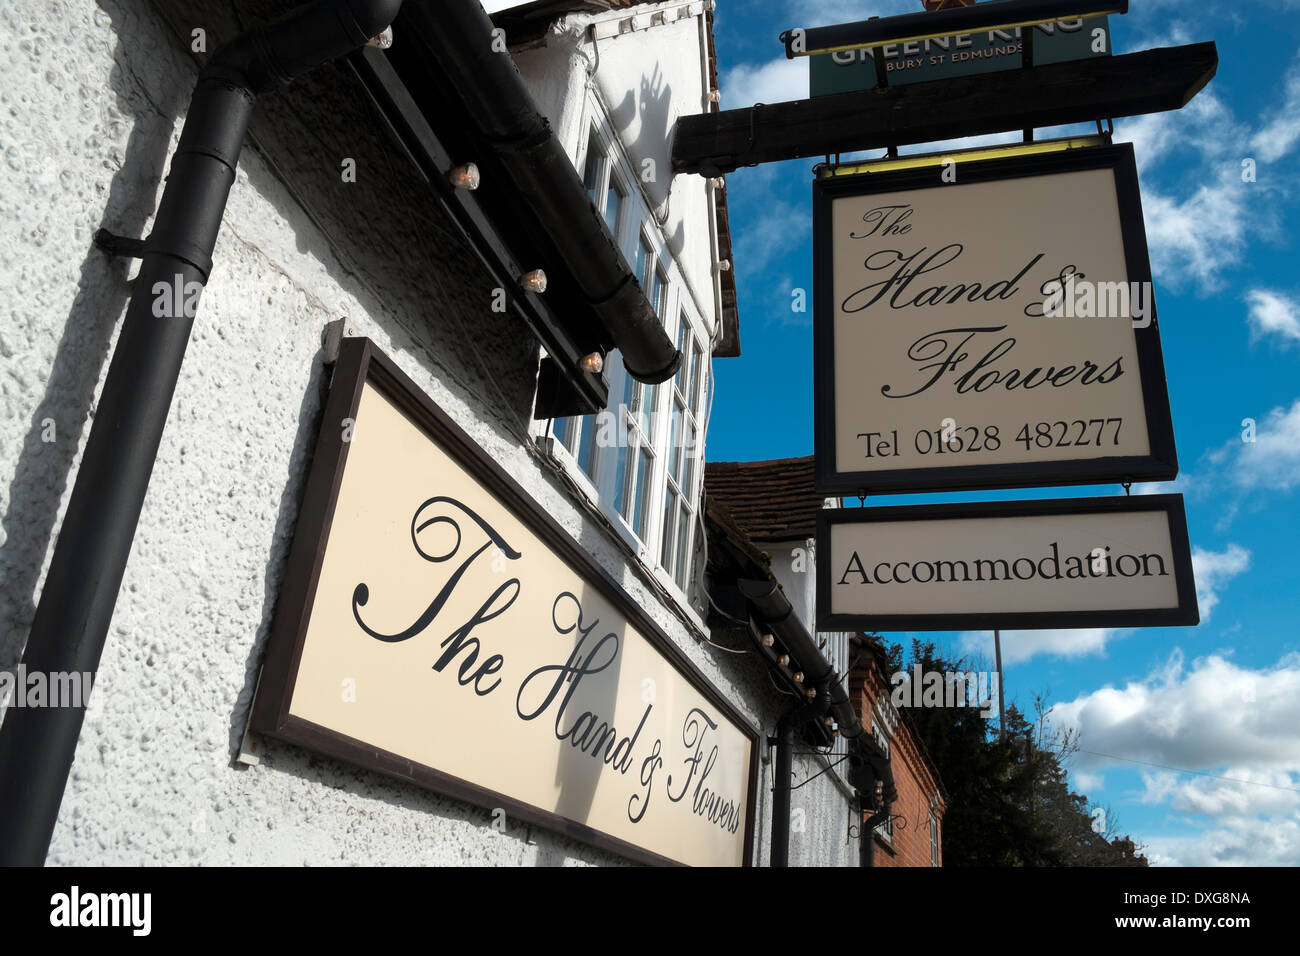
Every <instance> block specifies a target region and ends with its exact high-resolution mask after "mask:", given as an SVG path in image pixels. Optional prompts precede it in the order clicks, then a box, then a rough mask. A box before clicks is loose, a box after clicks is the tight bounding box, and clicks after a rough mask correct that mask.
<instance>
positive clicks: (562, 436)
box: [555, 418, 582, 453]
mask: <svg viewBox="0 0 1300 956" xmlns="http://www.w3.org/2000/svg"><path fill="white" fill-rule="evenodd" d="M581 429H582V419H581V418H557V419H556V420H555V440H556V441H558V442H559V443H560V444H561V445H563V446H564V447H565V448H567V449H568V450H569V452H570V453H572V452H573V440H574V438H575V437H577V434H578V432H579V431H580V430H581Z"/></svg>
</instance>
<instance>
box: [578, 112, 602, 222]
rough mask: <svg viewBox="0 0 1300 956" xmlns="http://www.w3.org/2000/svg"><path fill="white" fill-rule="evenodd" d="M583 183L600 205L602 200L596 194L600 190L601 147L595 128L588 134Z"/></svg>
mask: <svg viewBox="0 0 1300 956" xmlns="http://www.w3.org/2000/svg"><path fill="white" fill-rule="evenodd" d="M582 184H583V185H584V186H586V187H587V195H588V196H590V197H591V201H592V202H594V203H595V204H596V205H597V207H599V206H600V202H599V200H598V199H597V198H596V194H597V193H598V192H599V191H600V148H599V140H597V139H596V131H595V130H592V131H591V132H590V133H589V134H588V135H587V165H586V166H585V167H584V169H583V172H582Z"/></svg>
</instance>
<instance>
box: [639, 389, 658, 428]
mask: <svg viewBox="0 0 1300 956" xmlns="http://www.w3.org/2000/svg"><path fill="white" fill-rule="evenodd" d="M658 394H659V386H658V385H642V386H641V396H640V400H641V405H640V412H641V417H640V419H639V421H640V425H641V434H643V435H650V434H652V433H653V431H654V427H653V423H652V422H651V420H650V418H651V416H652V415H653V414H654V407H655V398H656V397H657V396H658Z"/></svg>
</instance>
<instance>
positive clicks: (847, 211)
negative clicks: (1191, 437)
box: [813, 144, 1178, 494]
mask: <svg viewBox="0 0 1300 956" xmlns="http://www.w3.org/2000/svg"><path fill="white" fill-rule="evenodd" d="M1040 148H1042V147H1040ZM813 258H814V329H813V336H814V353H815V360H816V377H815V405H816V430H815V434H816V439H815V441H816V463H817V465H816V470H817V482H818V488H819V490H821V491H824V492H828V493H834V492H839V493H850V494H865V493H872V494H878V493H887V492H901V491H908V492H915V491H942V490H957V489H980V488H1012V487H1029V486H1036V485H1059V484H1087V483H1100V482H1121V481H1125V480H1149V481H1162V480H1169V479H1172V478H1174V477H1176V476H1177V474H1178V461H1177V456H1176V453H1175V450H1174V438H1173V429H1172V427H1171V423H1170V416H1169V398H1168V394H1167V390H1166V385H1165V374H1164V362H1163V359H1162V357H1161V351H1160V337H1159V332H1158V328H1157V322H1156V312H1155V301H1154V297H1153V294H1152V288H1151V268H1150V263H1149V260H1148V255H1147V244H1146V233H1145V229H1144V227H1143V222H1142V209H1141V201H1140V199H1139V196H1138V185H1137V172H1136V167H1135V165H1134V162H1133V148H1132V146H1131V145H1130V144H1121V145H1115V146H1096V147H1091V148H1086V149H1068V150H1067V149H1061V150H1060V151H1057V152H1043V153H1040V154H1036V155H1029V156H1019V157H1007V158H994V159H988V160H978V161H971V162H960V161H956V162H939V161H935V162H934V164H933V165H921V166H916V167H913V168H905V169H895V170H890V171H884V172H876V173H866V174H860V175H849V176H838V175H832V176H830V177H828V178H823V179H819V180H817V181H816V183H815V184H814V187H813Z"/></svg>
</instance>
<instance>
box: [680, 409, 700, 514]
mask: <svg viewBox="0 0 1300 956" xmlns="http://www.w3.org/2000/svg"><path fill="white" fill-rule="evenodd" d="M684 432H685V438H686V447H685V448H684V449H682V457H683V458H685V459H686V467H685V468H684V469H683V472H684V473H683V475H682V494H684V495H685V496H686V498H687V500H688V501H694V500H695V469H696V464H697V462H698V461H699V458H700V449H699V448H698V447H697V446H698V433H699V429H698V428H696V427H695V422H693V421H690V420H689V419H688V420H687V422H686V427H685V429H684Z"/></svg>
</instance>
